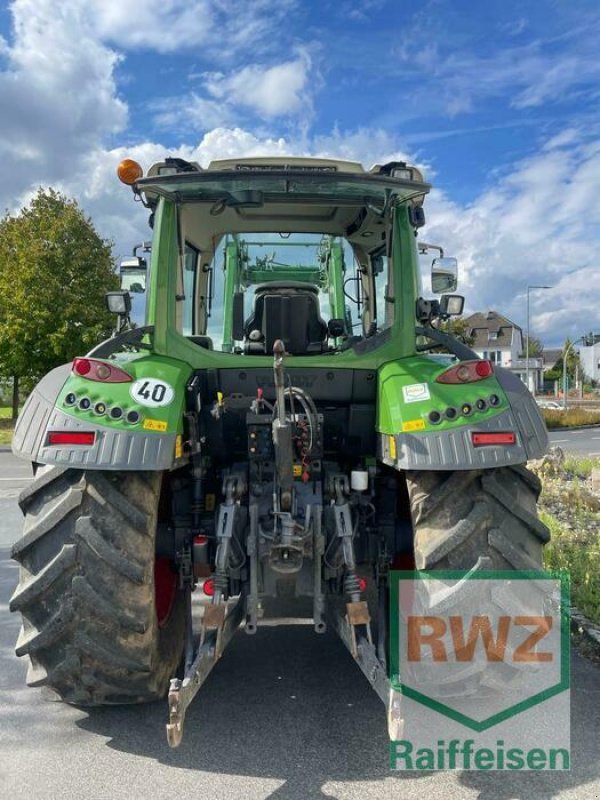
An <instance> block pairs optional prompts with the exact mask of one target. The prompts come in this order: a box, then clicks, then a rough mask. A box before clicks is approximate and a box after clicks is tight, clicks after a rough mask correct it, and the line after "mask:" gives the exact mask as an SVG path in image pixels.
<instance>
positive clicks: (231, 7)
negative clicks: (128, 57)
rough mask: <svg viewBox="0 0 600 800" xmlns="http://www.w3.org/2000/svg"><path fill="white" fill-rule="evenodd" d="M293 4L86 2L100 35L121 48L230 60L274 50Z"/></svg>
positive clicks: (273, 0)
mask: <svg viewBox="0 0 600 800" xmlns="http://www.w3.org/2000/svg"><path fill="white" fill-rule="evenodd" d="M294 6H295V0H253V2H251V3H248V2H245V1H244V0H160V2H157V0H136V2H135V3H131V2H126V1H125V2H124V0H88V2H87V8H88V10H89V13H90V15H91V16H92V18H93V20H94V25H95V27H96V30H97V31H98V34H99V35H100V36H101V37H102V38H103V39H106V40H108V41H111V42H114V43H115V44H117V45H119V46H120V47H122V48H124V49H126V50H129V49H148V50H154V51H156V52H157V53H174V52H177V51H179V50H182V49H192V48H194V47H199V46H202V47H203V48H204V49H205V50H206V51H208V52H211V53H218V54H219V56H220V57H221V58H223V57H226V58H227V57H229V56H230V55H231V54H232V53H233V52H234V51H235V52H237V53H239V52H240V50H245V49H246V48H248V47H252V49H253V52H254V54H255V55H256V54H257V53H261V52H265V51H267V50H269V49H270V47H271V45H272V44H273V42H274V38H273V36H272V32H273V30H274V28H275V27H276V26H277V24H278V23H280V21H281V20H282V19H283V18H284V16H285V15H287V14H289V13H290V11H291V10H292V9H293V8H294Z"/></svg>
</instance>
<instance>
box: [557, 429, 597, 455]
mask: <svg viewBox="0 0 600 800" xmlns="http://www.w3.org/2000/svg"><path fill="white" fill-rule="evenodd" d="M550 444H551V445H558V447H561V448H562V449H563V450H564V451H565V452H567V453H573V454H574V455H578V456H594V457H595V458H600V425H596V426H595V427H593V428H582V429H580V430H574V431H569V430H565V431H562V430H558V431H556V430H555V431H552V432H551V433H550Z"/></svg>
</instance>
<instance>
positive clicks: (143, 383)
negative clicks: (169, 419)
mask: <svg viewBox="0 0 600 800" xmlns="http://www.w3.org/2000/svg"><path fill="white" fill-rule="evenodd" d="M129 394H130V395H131V396H132V398H133V399H134V400H135V402H136V403H139V404H140V405H141V406H150V407H151V408H158V407H159V406H168V405H169V403H171V402H173V398H174V397H175V390H174V389H173V387H172V386H171V385H170V384H169V383H166V382H165V381H160V380H158V379H157V378H140V379H139V380H137V381H136V382H135V383H134V384H133V386H132V387H131V389H130V390H129Z"/></svg>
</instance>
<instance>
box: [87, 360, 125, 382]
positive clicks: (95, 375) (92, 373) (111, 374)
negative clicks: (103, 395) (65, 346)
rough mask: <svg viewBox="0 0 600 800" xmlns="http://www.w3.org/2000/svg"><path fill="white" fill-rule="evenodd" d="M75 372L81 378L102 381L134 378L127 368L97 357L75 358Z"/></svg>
mask: <svg viewBox="0 0 600 800" xmlns="http://www.w3.org/2000/svg"><path fill="white" fill-rule="evenodd" d="M73 372H74V373H75V375H79V377H80V378H87V379H88V380H89V381H100V382H101V383H128V382H130V381H132V380H133V378H132V377H131V375H129V374H128V373H127V372H125V370H123V369H121V368H120V367H115V366H113V365H112V364H106V363H105V362H104V361H97V360H96V359H95V358H74V359H73Z"/></svg>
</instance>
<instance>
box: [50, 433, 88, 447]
mask: <svg viewBox="0 0 600 800" xmlns="http://www.w3.org/2000/svg"><path fill="white" fill-rule="evenodd" d="M95 441H96V434H95V433H94V432H93V431H91V432H90V433H78V432H77V431H73V432H71V431H53V432H52V433H49V434H48V444H49V445H56V444H84V445H88V446H89V445H92V444H94V442H95Z"/></svg>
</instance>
